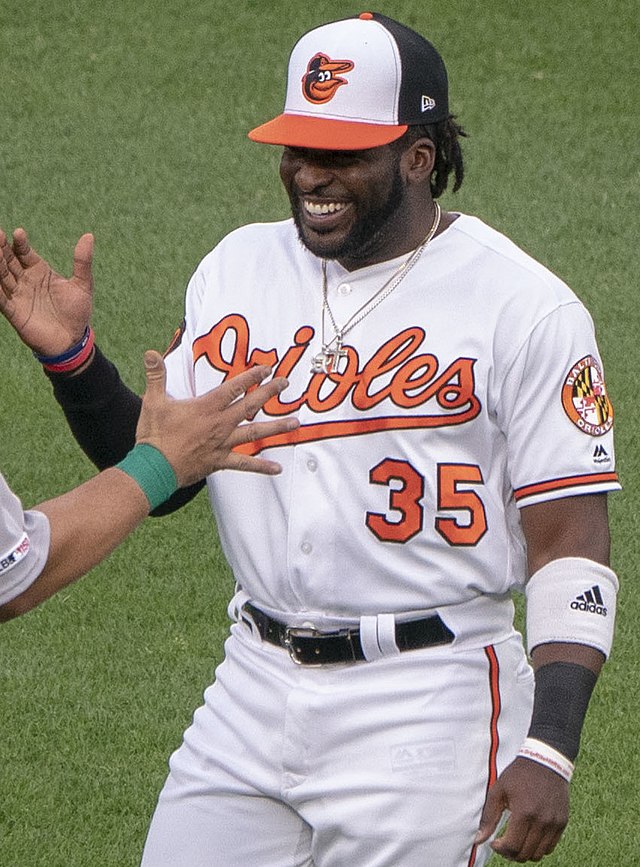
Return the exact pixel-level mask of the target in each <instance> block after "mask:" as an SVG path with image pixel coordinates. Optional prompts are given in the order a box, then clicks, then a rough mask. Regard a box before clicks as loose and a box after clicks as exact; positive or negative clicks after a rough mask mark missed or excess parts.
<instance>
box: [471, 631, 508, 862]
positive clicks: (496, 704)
mask: <svg viewBox="0 0 640 867" xmlns="http://www.w3.org/2000/svg"><path fill="white" fill-rule="evenodd" d="M484 652H485V656H486V657H487V660H488V662H489V690H490V692H491V720H490V723H489V733H490V742H489V761H488V767H487V792H488V791H489V789H490V788H491V786H492V785H493V784H494V783H495V781H496V780H497V779H498V747H499V746H500V734H499V732H498V720H499V719H500V713H501V711H502V701H501V699H500V663H499V662H498V657H497V655H496V651H495V648H494V647H493V646H492V645H489V646H488V647H485V649H484ZM477 854H478V847H477V846H475V845H474V847H473V848H472V850H471V855H470V857H469V861H468V862H467V867H473V865H474V864H475V863H476V857H477Z"/></svg>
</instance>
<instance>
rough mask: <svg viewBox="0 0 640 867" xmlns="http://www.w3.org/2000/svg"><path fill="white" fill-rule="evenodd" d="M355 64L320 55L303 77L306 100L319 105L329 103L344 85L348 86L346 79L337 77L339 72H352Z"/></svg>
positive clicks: (315, 58)
mask: <svg viewBox="0 0 640 867" xmlns="http://www.w3.org/2000/svg"><path fill="white" fill-rule="evenodd" d="M353 67H354V64H353V63H352V62H351V61H350V60H331V58H330V57H327V55H326V54H322V53H320V52H319V53H318V54H316V55H314V57H312V58H311V60H310V61H309V64H308V66H307V71H306V72H305V74H304V75H303V76H302V92H303V94H304V96H305V99H308V100H309V102H313V103H315V104H316V105H317V104H318V103H323V102H329V100H331V99H333V97H334V96H335V94H336V91H337V89H338V88H339V87H340V85H342V84H348V83H349V82H348V81H347V80H346V78H341V77H340V76H339V75H336V73H337V72H351V70H352V69H353Z"/></svg>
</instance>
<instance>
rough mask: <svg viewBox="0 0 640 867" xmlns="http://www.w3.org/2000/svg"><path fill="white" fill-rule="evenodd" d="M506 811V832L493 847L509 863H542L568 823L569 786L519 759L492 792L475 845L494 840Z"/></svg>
mask: <svg viewBox="0 0 640 867" xmlns="http://www.w3.org/2000/svg"><path fill="white" fill-rule="evenodd" d="M505 810H508V811H509V812H510V817H509V820H508V823H507V828H506V831H505V832H504V834H503V835H502V836H501V837H498V838H497V839H495V840H494V841H493V842H492V843H491V848H492V849H493V850H494V851H495V852H497V853H498V854H499V855H501V856H502V857H503V858H506V859H507V860H508V861H517V862H519V863H523V862H524V861H540V860H542V858H544V856H545V855H548V854H549V853H550V852H553V850H554V849H555V847H556V845H557V843H558V841H559V840H560V837H561V836H562V832H563V831H564V829H565V827H566V825H567V822H568V820H569V784H568V783H567V782H566V781H565V780H563V779H562V777H561V776H559V775H558V774H556V773H555V772H554V771H551V770H549V769H548V768H545V767H544V766H543V765H539V764H538V763H537V762H533V761H531V760H530V759H525V758H517V759H516V760H515V761H514V762H512V763H511V764H510V765H509V766H508V767H507V768H505V770H504V771H503V772H502V774H500V776H499V777H498V779H497V780H496V782H495V783H494V784H493V786H491V788H490V789H489V794H488V795H487V800H486V802H485V805H484V810H483V811H482V819H481V821H480V830H479V831H478V834H477V836H476V841H475V842H476V843H484V842H485V841H486V840H488V839H489V838H490V837H491V835H492V834H493V833H494V832H495V830H496V828H497V826H498V823H499V821H500V819H501V817H502V814H503V812H504V811H505Z"/></svg>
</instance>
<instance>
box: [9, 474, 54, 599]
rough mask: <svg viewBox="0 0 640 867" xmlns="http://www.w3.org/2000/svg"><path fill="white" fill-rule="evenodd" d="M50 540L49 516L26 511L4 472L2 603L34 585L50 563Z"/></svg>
mask: <svg viewBox="0 0 640 867" xmlns="http://www.w3.org/2000/svg"><path fill="white" fill-rule="evenodd" d="M49 540H50V530H49V521H48V519H47V517H46V516H45V515H44V514H43V513H42V512H37V511H35V510H33V511H28V512H25V511H23V509H22V504H21V502H20V500H19V499H18V498H17V497H16V495H15V494H14V493H13V492H12V491H11V489H10V488H9V486H8V485H7V483H6V481H5V479H4V477H3V476H2V475H1V474H0V605H4V604H5V602H10V601H11V600H12V599H15V597H16V596H19V595H20V593H22V592H24V591H25V590H26V589H27V587H29V586H30V585H31V584H33V582H34V581H35V580H36V578H37V577H38V575H39V574H40V573H41V572H42V570H43V568H44V565H45V563H46V562H47V557H48V554H49Z"/></svg>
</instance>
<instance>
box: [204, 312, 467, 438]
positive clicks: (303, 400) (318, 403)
mask: <svg viewBox="0 0 640 867" xmlns="http://www.w3.org/2000/svg"><path fill="white" fill-rule="evenodd" d="M229 335H232V337H233V349H232V352H231V357H230V358H225V357H223V355H222V343H223V340H225V338H226V339H227V340H228V339H229ZM313 336H314V330H313V328H311V326H309V325H303V326H302V327H301V328H299V329H298V330H297V331H296V333H295V335H294V338H293V344H292V345H291V346H290V347H289V348H288V349H287V350H286V352H285V353H284V354H283V355H282V357H281V358H279V357H278V354H277V352H276V350H275V349H269V350H264V349H253V350H251V351H250V349H249V343H250V339H249V325H248V323H247V321H246V319H245V318H244V317H243V316H240V315H238V314H230V315H229V316H225V317H224V318H223V319H221V320H220V322H218V323H217V325H214V326H213V328H212V329H211V330H210V331H209V332H208V333H207V334H203V335H202V336H201V337H198V338H196V340H195V341H194V342H193V363H194V365H195V364H196V363H197V361H198V360H199V359H200V358H206V360H207V361H208V363H209V364H210V365H211V366H212V367H213V368H214V369H215V370H219V371H220V372H221V373H223V374H224V375H225V379H228V378H229V377H232V376H237V375H238V374H239V373H242V372H243V371H244V370H247V369H248V368H250V367H253V366H254V365H256V364H267V365H269V366H270V367H272V368H273V375H274V376H284V377H287V378H289V377H290V376H291V373H292V372H293V370H294V368H295V367H296V366H297V365H298V363H299V362H300V361H301V359H302V356H303V355H304V353H305V351H306V350H307V347H308V346H309V344H310V342H311V340H312V339H313ZM425 336H426V334H425V331H424V329H422V328H419V327H413V328H405V330H404V331H401V332H400V333H399V334H397V335H396V336H395V337H391V338H390V339H389V340H387V341H386V343H383V344H382V346H381V347H380V348H379V349H378V350H376V352H374V354H373V355H372V356H371V358H370V359H369V360H368V361H366V362H365V363H364V364H361V362H360V357H359V355H358V352H357V350H356V349H354V347H353V346H344V347H343V348H344V349H345V350H346V352H347V363H346V367H345V368H344V370H341V371H340V372H337V371H334V372H331V373H329V374H325V373H313V374H311V376H310V379H309V381H308V384H307V386H306V388H305V390H304V391H303V392H302V394H299V395H298V396H297V397H293V398H292V399H289V400H286V401H285V400H283V399H282V397H283V395H277V396H276V397H272V398H271V399H270V400H268V401H267V402H266V403H265V405H264V412H265V413H266V414H267V415H270V416H281V415H289V414H290V413H294V412H297V411H298V410H299V409H300V408H302V407H304V406H306V407H307V408H308V409H310V410H311V411H312V412H314V413H317V414H322V413H325V412H329V411H330V410H334V409H335V408H336V407H338V406H340V404H342V403H344V402H345V401H347V400H348V399H350V401H351V404H352V405H353V406H354V407H355V408H356V409H358V410H361V411H363V412H365V411H367V410H372V409H374V408H375V407H376V406H378V405H379V404H380V403H382V401H384V400H390V401H391V403H392V404H394V405H395V406H397V407H398V408H399V409H413V408H415V407H419V406H424V405H425V404H427V403H429V402H430V401H435V404H437V407H438V408H439V410H440V411H438V410H437V408H436V406H435V405H433V410H434V412H433V413H431V414H426V415H385V416H377V417H373V418H372V417H368V418H362V419H350V420H345V421H325V422H322V421H320V422H315V423H312V424H305V425H302V426H301V427H299V428H298V429H297V430H294V431H290V432H288V433H284V434H278V435H276V436H273V437H268V438H266V439H263V440H258V441H256V442H253V443H247V444H246V445H243V446H239V447H238V449H237V450H238V451H242V452H245V453H248V454H256V453H257V452H259V451H262V449H264V448H267V447H273V446H279V445H289V444H293V443H301V442H311V441H313V440H322V439H329V438H331V437H345V436H356V435H359V434H365V433H375V432H377V431H384V430H401V429H408V428H430V427H447V426H450V425H458V424H464V423H465V422H467V421H470V420H471V419H474V418H475V417H476V416H477V415H478V414H479V412H480V409H481V404H480V400H479V399H478V397H477V395H476V394H475V377H474V370H473V368H474V365H475V363H476V359H475V358H458V359H456V361H454V362H452V363H451V364H450V365H449V366H448V367H447V368H446V369H445V370H443V371H442V372H441V373H439V363H438V359H437V358H436V356H435V355H431V354H430V353H425V354H417V351H418V349H419V348H420V347H421V345H422V343H423V341H424V339H425ZM381 377H384V383H382V382H381ZM288 391H289V390H287V392H286V393H287V395H288Z"/></svg>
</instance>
